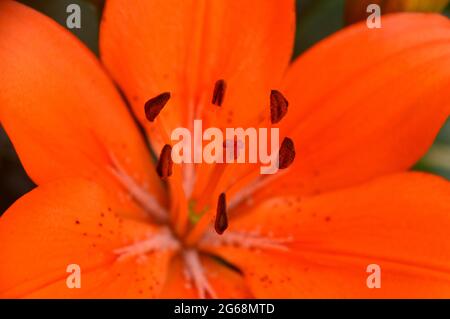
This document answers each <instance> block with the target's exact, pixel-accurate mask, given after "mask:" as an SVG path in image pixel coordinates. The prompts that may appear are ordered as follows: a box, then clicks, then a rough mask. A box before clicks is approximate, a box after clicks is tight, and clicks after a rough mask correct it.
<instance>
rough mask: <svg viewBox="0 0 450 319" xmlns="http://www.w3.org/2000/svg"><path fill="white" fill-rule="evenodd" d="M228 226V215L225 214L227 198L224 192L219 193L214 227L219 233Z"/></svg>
mask: <svg viewBox="0 0 450 319" xmlns="http://www.w3.org/2000/svg"><path fill="white" fill-rule="evenodd" d="M227 228H228V216H227V200H226V197H225V193H221V194H220V196H219V200H218V201H217V213H216V220H215V222H214V229H215V230H216V232H217V233H218V234H219V235H222V234H223V232H224V231H225V230H226V229H227Z"/></svg>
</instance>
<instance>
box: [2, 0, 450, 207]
mask: <svg viewBox="0 0 450 319" xmlns="http://www.w3.org/2000/svg"><path fill="white" fill-rule="evenodd" d="M180 1H182V0H180ZM347 1H349V2H350V1H353V2H355V0H347ZM361 1H365V0H361ZM20 2H22V3H24V4H26V5H28V6H30V7H33V8H34V9H36V10H38V11H40V12H42V13H44V14H45V15H47V16H50V17H51V18H52V19H54V20H55V21H57V22H58V23H60V24H61V25H63V26H65V21H66V18H67V13H66V7H67V6H68V5H69V4H72V3H76V4H79V5H80V7H81V11H82V17H81V19H82V22H81V23H82V28H81V29H72V30H70V31H71V32H73V33H74V34H75V35H76V36H77V37H78V38H79V39H80V40H81V41H83V42H84V43H85V44H86V45H87V46H88V47H89V48H90V49H91V50H92V51H93V52H94V53H95V54H97V55H98V27H99V22H100V18H101V12H102V8H103V3H104V1H103V0H22V1H20ZM374 2H376V1H374ZM345 6H346V0H297V35H296V42H295V52H294V57H293V58H295V57H296V56H298V55H300V54H301V53H302V52H304V51H305V50H306V49H308V48H309V47H311V46H312V45H314V44H315V43H316V42H317V41H319V40H321V39H323V38H325V37H326V36H328V35H330V34H332V33H334V32H336V31H338V30H340V29H341V28H343V27H344V26H345V24H346V17H345ZM444 14H446V15H447V16H449V17H450V5H449V6H447V8H446V9H445V11H444ZM361 18H362V19H363V18H364V16H361ZM118 23H120V22H118ZM414 169H416V170H424V171H428V172H432V173H435V174H439V175H441V176H444V177H446V178H448V179H450V122H449V123H447V125H446V126H445V127H444V128H443V129H442V131H441V133H440V134H439V136H438V138H437V139H436V142H435V144H434V146H433V147H432V149H431V150H430V151H429V153H428V154H427V155H426V156H425V157H424V158H423V159H422V160H421V161H420V162H419V163H418V164H417V165H416V167H415V168H414ZM33 187H34V184H33V182H32V181H31V180H30V179H29V178H28V177H27V175H26V173H25V172H24V170H23V167H22V166H21V164H20V161H19V159H18V158H17V155H16V153H15V151H14V148H13V146H12V144H11V142H10V140H9V139H8V137H7V135H6V134H5V132H4V131H3V129H2V128H1V126H0V215H1V213H2V212H4V211H5V210H6V209H7V208H8V207H9V206H10V205H11V204H12V203H13V202H14V201H15V200H16V199H17V198H19V197H20V196H22V195H23V194H25V193H26V192H28V191H29V190H30V189H32V188H33Z"/></svg>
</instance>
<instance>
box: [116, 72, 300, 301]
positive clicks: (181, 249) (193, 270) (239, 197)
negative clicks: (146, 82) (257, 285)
mask: <svg viewBox="0 0 450 319" xmlns="http://www.w3.org/2000/svg"><path fill="white" fill-rule="evenodd" d="M226 89H227V85H226V82H225V81H224V80H218V81H217V82H216V83H215V87H214V92H213V95H212V101H211V103H212V104H213V105H216V106H219V107H221V106H222V105H223V103H224V99H225V92H226ZM170 96H171V95H170V93H168V92H165V93H162V94H160V95H158V96H156V97H154V98H152V99H150V100H148V101H147V103H145V106H144V109H145V115H146V118H147V119H148V120H149V121H150V122H151V123H152V125H154V126H155V129H156V131H158V132H159V133H160V134H159V135H160V137H162V140H163V141H164V146H163V148H162V149H161V152H160V156H159V158H158V163H157V167H156V172H157V174H158V176H159V177H160V178H161V179H162V181H163V182H165V183H167V185H168V188H169V192H170V194H171V202H170V204H171V205H170V208H169V209H166V208H164V207H162V206H161V205H160V204H159V202H158V201H157V200H156V198H155V197H154V196H153V195H152V194H150V193H149V192H147V191H146V190H145V189H144V188H143V187H141V186H140V185H139V184H138V183H136V181H135V180H134V179H133V178H131V177H130V176H128V175H127V173H126V172H125V170H124V169H123V168H122V166H121V165H120V163H119V162H118V161H117V159H116V158H115V157H114V156H113V155H112V154H110V158H111V163H112V167H111V172H112V173H113V175H114V176H115V177H116V178H117V179H118V181H119V182H120V183H121V184H122V185H123V187H124V188H125V189H126V190H127V191H128V193H129V195H130V196H131V197H132V198H133V199H134V200H135V201H136V202H137V203H139V204H140V205H141V207H143V208H144V209H145V211H147V212H148V214H149V216H150V217H151V218H152V219H153V220H154V221H155V222H156V223H157V224H160V225H162V227H161V228H160V231H159V232H155V233H151V234H148V236H147V238H145V239H143V240H140V241H137V242H134V243H132V244H130V245H128V246H125V247H122V248H120V249H117V250H115V251H114V253H116V254H117V255H118V261H121V260H123V259H128V258H136V260H137V261H140V260H142V259H145V258H146V255H147V254H148V253H151V252H154V251H156V250H157V251H163V250H168V251H174V252H178V253H179V254H180V255H181V256H182V258H183V260H184V265H185V275H186V278H187V280H188V282H191V283H193V284H194V285H195V287H196V289H197V291H198V295H199V296H200V297H207V296H208V297H216V294H215V292H214V290H213V289H212V287H211V285H210V284H209V282H208V280H207V276H206V274H205V271H204V268H203V266H202V264H201V261H200V253H204V254H207V253H206V252H201V246H202V245H205V244H209V245H213V246H214V245H218V246H226V245H232V246H240V247H242V248H246V249H250V248H252V249H254V248H259V249H275V250H286V249H287V247H286V244H287V243H289V241H291V240H292V239H291V238H281V239H280V238H271V237H270V238H267V237H264V236H261V235H260V234H259V233H258V232H257V231H254V232H247V233H243V232H236V231H227V228H228V226H229V223H231V224H232V223H233V217H234V216H235V215H232V216H230V215H229V211H233V213H235V212H234V211H237V208H238V207H239V206H240V204H242V203H243V202H244V201H245V200H247V199H249V198H251V197H252V196H253V194H255V193H256V192H257V191H258V190H260V189H261V188H263V187H264V186H266V185H267V184H268V183H270V182H272V181H273V180H274V179H278V178H279V177H280V176H282V175H283V174H285V172H286V170H284V171H281V172H279V173H276V174H273V175H259V174H258V175H257V176H254V172H253V170H252V169H247V170H243V171H242V172H240V173H239V174H238V176H235V177H236V180H238V181H240V180H249V182H247V184H246V186H244V187H242V188H241V190H240V191H239V192H237V193H236V194H234V195H233V196H232V197H231V201H230V202H229V203H228V205H227V200H226V197H227V196H226V193H227V192H228V191H229V189H230V188H231V187H232V185H226V184H225V183H224V182H223V179H225V178H224V176H225V175H226V173H227V172H228V170H229V169H230V165H231V164H226V161H224V163H216V164H212V165H214V167H213V168H212V169H211V171H210V173H209V176H208V178H207V180H206V181H202V183H203V184H199V183H198V182H197V181H196V179H197V174H198V171H197V167H196V166H195V165H194V164H183V165H182V166H178V165H175V166H174V163H173V160H172V157H171V153H172V147H171V145H170V141H169V139H168V134H167V131H166V130H165V129H164V125H163V122H162V121H161V119H160V118H158V115H159V114H160V113H161V112H162V111H163V109H164V107H165V105H166V104H167V103H168V101H169V99H170ZM287 109H288V101H287V100H286V99H285V97H284V96H283V95H282V94H281V93H280V92H279V91H276V90H272V91H271V94H270V123H271V124H272V125H273V124H276V123H278V122H280V121H281V119H282V118H283V117H284V116H285V115H286V113H287ZM267 118H269V116H267ZM223 147H224V152H223V153H224V156H230V154H232V155H231V156H234V157H235V159H236V157H237V153H238V148H239V141H237V140H234V141H226V142H224V143H223ZM294 158H295V148H294V143H293V141H292V140H291V139H290V138H288V137H285V138H284V140H283V142H282V143H281V146H280V148H279V150H278V158H277V164H278V168H279V169H281V170H283V169H286V168H288V167H289V166H290V165H291V164H292V162H293V161H294ZM180 181H182V183H180ZM224 185H225V186H224ZM194 186H195V187H194ZM194 190H195V191H194ZM256 226H257V225H255V227H256Z"/></svg>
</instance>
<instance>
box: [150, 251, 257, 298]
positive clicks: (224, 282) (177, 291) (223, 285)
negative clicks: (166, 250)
mask: <svg viewBox="0 0 450 319" xmlns="http://www.w3.org/2000/svg"><path fill="white" fill-rule="evenodd" d="M201 261H202V265H203V267H204V270H205V272H206V278H207V279H208V281H209V283H210V285H211V287H212V289H213V290H214V291H215V293H216V294H217V297H218V298H224V299H233V298H251V294H250V292H249V290H248V287H247V285H246V283H245V282H244V279H243V277H242V275H240V274H239V273H238V272H236V271H234V270H231V269H230V268H228V267H227V266H225V265H223V264H221V263H219V262H218V261H216V260H214V259H212V258H210V257H202V258H201ZM158 297H159V298H169V299H170V298H182V299H192V298H198V294H197V290H196V288H195V286H194V285H193V283H192V282H191V281H190V280H188V278H187V277H186V274H185V269H184V263H183V261H182V260H181V258H174V259H173V261H172V263H171V267H170V270H169V274H168V275H167V281H166V283H165V285H164V288H163V290H162V292H161V295H159V296H158Z"/></svg>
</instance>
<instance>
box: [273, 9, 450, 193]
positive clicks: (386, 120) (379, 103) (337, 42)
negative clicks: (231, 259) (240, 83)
mask: <svg viewBox="0 0 450 319" xmlns="http://www.w3.org/2000/svg"><path fill="white" fill-rule="evenodd" d="M285 82H286V88H285V93H286V96H287V98H288V100H289V101H290V105H291V107H290V109H289V113H288V115H287V116H286V118H285V119H283V121H282V123H281V125H282V129H283V131H284V133H283V134H282V135H289V136H290V137H292V138H293V139H294V142H295V146H296V150H297V157H296V160H295V162H294V165H293V166H292V171H291V174H288V175H287V176H288V177H287V178H285V179H283V180H282V181H281V180H280V183H275V184H273V188H270V189H268V190H267V191H268V192H273V190H274V189H278V192H279V191H282V192H283V193H285V192H286V190H287V189H288V188H292V191H293V192H295V193H299V192H302V193H309V194H311V193H317V192H324V191H327V190H333V189H338V188H341V187H346V186H352V185H356V184H358V183H361V182H364V181H367V180H369V179H371V178H374V177H377V176H381V175H384V174H389V173H393V172H399V171H404V170H406V169H408V168H410V167H411V166H412V165H414V164H415V163H416V162H417V161H418V160H419V159H420V158H421V157H422V156H423V155H424V154H425V153H426V151H427V150H428V149H429V147H430V146H431V145H432V143H433V140H434V138H435V137H436V135H437V133H438V132H439V129H440V128H441V127H442V125H443V124H444V123H445V121H446V119H447V118H448V115H449V113H450V103H449V99H450V90H448V88H449V87H450V20H449V19H447V18H445V17H443V16H440V15H434V14H396V15H387V16H383V27H382V28H381V29H368V28H367V26H366V25H365V24H358V25H355V26H352V27H349V28H347V29H345V30H343V31H341V32H339V33H338V34H336V35H334V36H332V37H330V38H328V39H327V40H325V41H323V42H321V43H320V44H318V45H317V46H316V47H314V48H312V49H311V50H310V51H308V52H307V53H306V54H305V55H304V56H301V57H300V58H299V59H297V61H295V63H294V64H293V65H292V67H291V68H290V70H289V72H288V75H287V76H286V79H285Z"/></svg>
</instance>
